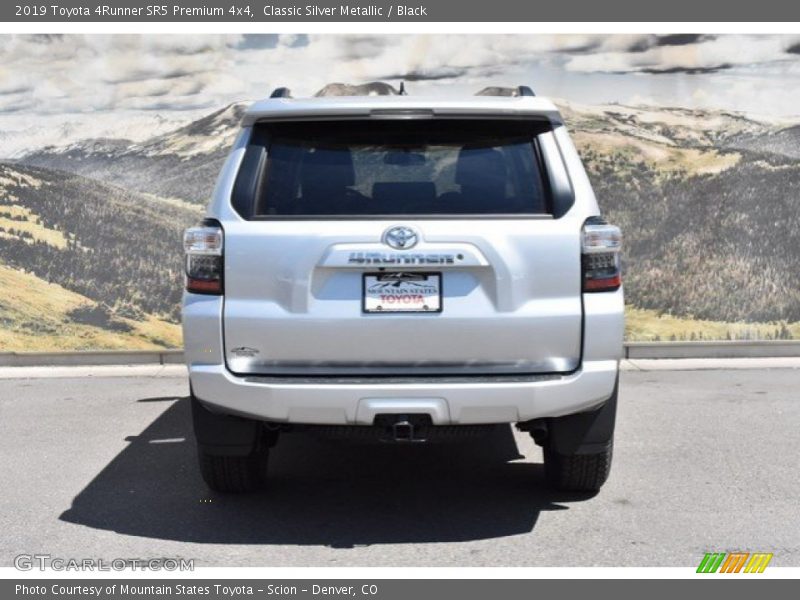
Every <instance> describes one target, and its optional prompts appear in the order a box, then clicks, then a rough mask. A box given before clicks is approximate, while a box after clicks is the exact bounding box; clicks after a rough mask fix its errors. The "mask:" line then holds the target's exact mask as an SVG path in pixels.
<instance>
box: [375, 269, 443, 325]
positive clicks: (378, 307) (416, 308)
mask: <svg viewBox="0 0 800 600" xmlns="http://www.w3.org/2000/svg"><path fill="white" fill-rule="evenodd" d="M397 281H400V282H401V283H400V285H394V286H392V288H388V286H389V285H392V284H393V283H395V282H397ZM431 282H435V284H434V285H432V283H431ZM380 284H386V289H389V290H391V291H394V292H397V293H393V294H390V297H394V298H405V297H412V296H414V295H415V294H413V292H414V291H415V290H414V287H412V286H420V287H423V289H420V290H418V291H419V294H416V295H421V296H422V299H421V300H419V301H416V302H414V301H413V300H412V301H410V302H407V301H405V300H401V301H399V302H397V303H395V302H393V301H392V303H391V305H389V306H385V305H384V304H386V302H387V300H385V299H384V300H381V299H380V298H379V297H378V292H377V291H372V292H370V288H373V289H374V288H375V286H378V285H380ZM424 286H428V287H432V288H435V289H434V290H433V292H431V291H429V290H427V289H424ZM420 302H422V304H420ZM431 304H433V306H431ZM443 308H444V307H443V302H442V273H441V272H438V271H437V272H430V271H425V272H413V271H381V272H372V273H364V274H363V275H362V279H361V311H362V312H363V313H365V314H369V315H397V314H409V313H411V314H438V313H441V312H442V309H443Z"/></svg>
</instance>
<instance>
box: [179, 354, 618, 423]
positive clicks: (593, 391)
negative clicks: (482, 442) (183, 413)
mask: <svg viewBox="0 0 800 600" xmlns="http://www.w3.org/2000/svg"><path fill="white" fill-rule="evenodd" d="M617 370H618V362H617V361H616V360H604V361H589V362H584V363H583V365H582V368H581V369H580V370H579V371H576V372H575V373H572V374H570V375H564V376H542V377H530V378H525V379H523V378H518V379H514V380H513V381H508V380H496V381H492V380H486V379H480V380H477V381H466V382H465V381H463V380H459V381H452V382H446V381H445V382H430V381H425V382H407V383H406V382H402V383H398V382H383V381H366V382H363V381H357V382H332V383H326V382H317V381H314V382H297V381H296V380H295V381H292V380H291V379H276V378H263V377H239V376H236V375H233V374H232V373H230V371H228V370H227V368H226V367H225V366H224V365H190V367H189V376H190V379H191V383H192V389H193V391H194V395H195V396H196V397H197V398H198V399H199V400H200V401H201V402H203V404H205V405H206V406H208V407H209V408H211V409H212V410H218V411H220V412H224V413H228V414H235V415H240V416H244V417H250V418H255V419H262V420H266V421H276V422H285V423H307V424H327V425H371V424H372V423H373V421H374V418H375V416H376V415H377V414H408V413H411V414H429V415H430V416H431V420H432V421H433V423H434V424H435V425H467V424H477V423H515V422H519V421H527V420H529V419H537V418H541V417H558V416H562V415H566V414H572V413H576V412H582V411H585V410H588V409H591V408H593V407H595V406H598V405H599V404H602V403H603V402H605V401H606V400H607V399H608V398H609V397H610V396H611V394H612V392H613V390H614V382H615V380H616V377H617Z"/></svg>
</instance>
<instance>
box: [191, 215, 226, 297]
mask: <svg viewBox="0 0 800 600" xmlns="http://www.w3.org/2000/svg"><path fill="white" fill-rule="evenodd" d="M223 240H224V236H223V234H222V228H221V227H219V226H218V225H210V224H206V225H204V226H203V227H191V228H189V229H187V230H186V231H185V232H184V234H183V250H184V252H185V254H186V291H187V292H192V293H194V294H222V290H223V288H222V268H223V265H224V255H223V248H222V246H223Z"/></svg>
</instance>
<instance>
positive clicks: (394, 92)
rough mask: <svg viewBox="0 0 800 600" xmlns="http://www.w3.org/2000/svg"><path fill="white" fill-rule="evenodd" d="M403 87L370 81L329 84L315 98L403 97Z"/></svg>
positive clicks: (401, 85) (404, 91) (404, 90)
mask: <svg viewBox="0 0 800 600" xmlns="http://www.w3.org/2000/svg"><path fill="white" fill-rule="evenodd" d="M405 93H406V89H405V85H403V84H402V83H401V84H400V89H399V90H398V89H396V88H395V87H394V86H393V85H390V84H388V83H385V82H383V81H370V82H369V83H363V84H360V85H358V84H350V83H329V84H328V85H326V86H325V87H324V88H322V89H321V90H320V91H318V92H317V93H316V94H314V95H315V96H318V97H319V96H404V95H405Z"/></svg>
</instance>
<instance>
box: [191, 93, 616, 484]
mask: <svg viewBox="0 0 800 600" xmlns="http://www.w3.org/2000/svg"><path fill="white" fill-rule="evenodd" d="M620 242H621V236H620V231H619V229H618V228H617V227H614V226H613V225H609V224H608V223H606V222H605V221H604V220H603V219H602V217H601V216H600V211H599V209H598V206H597V202H596V200H595V197H594V194H593V192H592V189H591V186H590V184H589V180H588V179H587V177H586V173H585V172H584V169H583V165H582V164H581V160H580V158H579V157H578V154H577V153H576V151H575V148H574V146H573V144H572V142H571V141H570V138H569V136H568V134H567V131H566V129H565V127H564V124H563V121H562V119H561V116H560V114H559V112H558V110H557V109H556V108H555V106H554V105H553V104H552V103H550V102H549V101H547V100H545V99H542V98H539V97H535V96H534V94H533V92H531V90H530V89H529V88H527V87H524V86H523V87H519V88H487V89H486V90H483V91H482V92H480V93H479V94H477V95H476V96H474V97H462V98H459V99H449V100H448V99H440V98H439V99H437V98H422V97H412V96H408V95H406V94H405V93H404V90H403V89H402V87H401V89H400V90H399V91H397V90H394V88H392V87H390V86H388V85H386V84H371V85H368V86H346V85H342V84H333V85H331V86H328V87H326V88H324V89H323V91H322V92H320V93H318V94H317V96H316V97H314V98H303V99H293V98H291V96H290V95H289V93H288V90H286V89H285V88H279V89H278V90H276V91H275V92H273V94H272V96H271V97H270V98H269V99H267V100H263V101H260V102H257V103H255V104H254V105H253V106H252V107H251V108H250V109H249V110H248V111H247V113H246V115H245V117H244V119H243V122H242V129H241V133H240V134H239V136H238V138H237V141H236V142H235V144H234V147H233V150H232V152H231V154H230V157H229V158H228V160H227V162H226V163H225V166H224V168H223V170H222V173H221V175H220V177H219V180H218V183H217V186H216V189H215V191H214V194H213V198H212V200H211V202H210V204H209V206H208V211H207V218H206V219H205V221H204V223H203V225H202V226H201V227H196V228H192V229H189V230H187V232H186V234H185V238H184V248H185V252H186V293H185V296H184V303H183V331H184V341H185V348H186V360H187V363H188V367H189V376H190V381H191V395H192V407H193V420H194V429H195V435H196V438H197V443H198V449H199V458H200V467H201V472H202V475H203V477H204V479H205V481H206V483H207V484H208V485H209V486H210V487H211V488H212V489H215V490H220V491H229V492H238V491H249V490H254V489H257V488H260V487H262V485H263V484H264V481H265V476H266V463H267V457H268V454H269V449H270V448H271V447H272V446H273V445H274V444H275V443H276V442H277V440H278V437H279V436H280V435H281V434H283V433H287V432H291V431H297V430H308V429H314V430H317V431H320V432H326V433H331V434H346V435H356V436H359V437H360V438H361V439H363V438H365V437H366V438H374V439H376V440H384V441H389V442H397V443H407V444H412V443H416V442H424V441H436V440H445V439H448V438H463V437H464V436H465V435H466V436H477V435H480V434H481V433H483V432H485V431H489V430H491V428H493V427H496V426H497V424H499V423H515V424H516V426H517V427H518V428H519V429H520V430H522V431H525V432H529V433H530V434H531V436H532V437H533V439H534V441H535V442H536V443H537V444H539V445H541V446H542V447H543V449H544V461H545V473H546V476H547V480H548V481H549V483H550V484H551V485H553V486H554V487H556V488H558V489H566V490H575V491H594V490H597V489H599V488H600V486H601V485H602V484H603V483H604V482H605V480H606V478H607V476H608V472H609V468H610V464H611V454H612V445H613V433H614V421H615V414H616V401H617V381H618V367H619V360H620V357H621V354H622V335H623V297H622V286H621V279H620V265H619V250H620Z"/></svg>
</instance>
